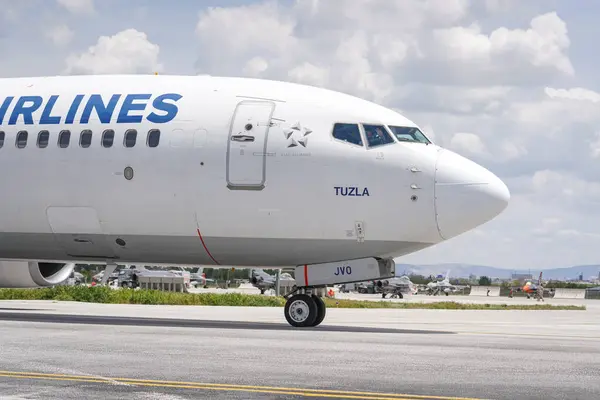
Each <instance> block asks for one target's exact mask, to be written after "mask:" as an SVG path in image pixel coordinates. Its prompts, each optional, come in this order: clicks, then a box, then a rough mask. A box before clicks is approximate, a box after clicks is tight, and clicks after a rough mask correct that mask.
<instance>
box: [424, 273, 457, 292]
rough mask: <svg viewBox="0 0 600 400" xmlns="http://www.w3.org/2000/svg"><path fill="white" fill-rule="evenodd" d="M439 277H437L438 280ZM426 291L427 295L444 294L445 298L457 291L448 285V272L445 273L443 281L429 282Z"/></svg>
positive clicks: (453, 286) (451, 285)
mask: <svg viewBox="0 0 600 400" xmlns="http://www.w3.org/2000/svg"><path fill="white" fill-rule="evenodd" d="M440 277H441V276H438V279H439V278H440ZM427 290H428V292H429V293H428V294H431V295H434V296H435V295H437V294H439V295H441V294H445V295H446V296H448V295H449V294H450V293H451V292H455V291H457V290H458V288H457V287H456V286H455V285H453V284H451V283H450V271H449V270H448V272H446V276H445V277H444V279H442V280H439V281H433V282H429V283H428V284H427Z"/></svg>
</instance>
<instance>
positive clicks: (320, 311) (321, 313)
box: [312, 295, 327, 326]
mask: <svg viewBox="0 0 600 400" xmlns="http://www.w3.org/2000/svg"><path fill="white" fill-rule="evenodd" d="M313 299H314V300H315V303H317V319H316V320H315V322H314V323H313V325H312V326H318V325H320V324H321V322H323V320H324V319H325V314H327V307H326V306H325V301H323V299H322V298H320V297H319V296H315V295H313Z"/></svg>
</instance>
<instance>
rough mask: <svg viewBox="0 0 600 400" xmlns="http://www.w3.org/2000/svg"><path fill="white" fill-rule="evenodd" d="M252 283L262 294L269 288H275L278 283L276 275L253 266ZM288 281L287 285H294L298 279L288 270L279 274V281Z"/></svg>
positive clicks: (251, 272)
mask: <svg viewBox="0 0 600 400" xmlns="http://www.w3.org/2000/svg"><path fill="white" fill-rule="evenodd" d="M249 275H250V283H252V286H254V287H255V288H258V290H260V294H265V292H266V291H267V290H270V289H275V284H276V283H277V277H276V276H274V275H270V274H267V273H266V272H265V271H264V270H262V269H256V268H253V269H251V270H250V273H249ZM283 281H287V282H286V285H288V286H292V285H294V284H295V282H296V280H295V279H294V278H293V277H292V275H290V274H288V273H287V272H283V273H281V274H279V282H280V284H281V282H283Z"/></svg>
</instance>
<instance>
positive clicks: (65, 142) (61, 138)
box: [58, 131, 71, 149]
mask: <svg viewBox="0 0 600 400" xmlns="http://www.w3.org/2000/svg"><path fill="white" fill-rule="evenodd" d="M69 143H71V131H60V133H59V134H58V147H60V148H61V149H66V148H67V147H69Z"/></svg>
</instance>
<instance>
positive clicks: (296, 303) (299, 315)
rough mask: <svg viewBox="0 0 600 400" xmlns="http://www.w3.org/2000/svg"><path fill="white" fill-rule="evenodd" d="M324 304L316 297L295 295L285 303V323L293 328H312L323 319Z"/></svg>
mask: <svg viewBox="0 0 600 400" xmlns="http://www.w3.org/2000/svg"><path fill="white" fill-rule="evenodd" d="M325 313H326V309H325V302H324V301H323V299H321V298H320V297H318V296H315V295H308V294H295V295H293V296H292V297H290V298H289V299H288V300H287V302H286V303H285V308H284V314H285V319H286V320H287V322H288V323H289V324H290V325H292V326H294V327H302V328H303V327H313V326H317V325H319V324H320V323H321V322H323V320H324V319H325Z"/></svg>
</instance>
